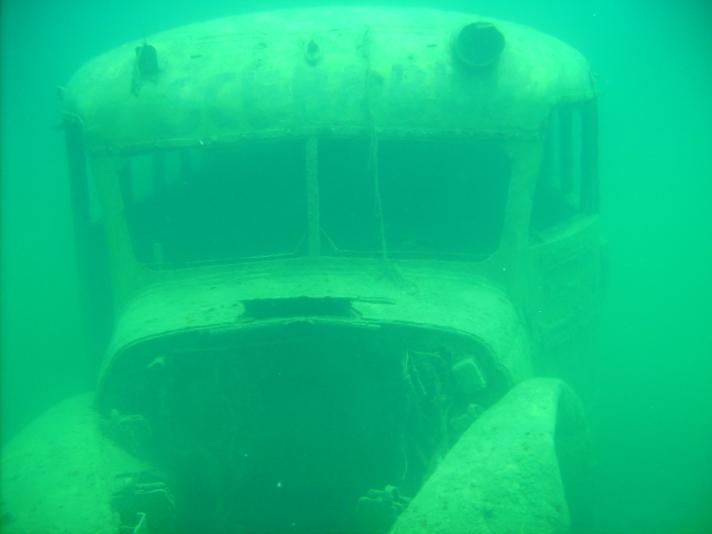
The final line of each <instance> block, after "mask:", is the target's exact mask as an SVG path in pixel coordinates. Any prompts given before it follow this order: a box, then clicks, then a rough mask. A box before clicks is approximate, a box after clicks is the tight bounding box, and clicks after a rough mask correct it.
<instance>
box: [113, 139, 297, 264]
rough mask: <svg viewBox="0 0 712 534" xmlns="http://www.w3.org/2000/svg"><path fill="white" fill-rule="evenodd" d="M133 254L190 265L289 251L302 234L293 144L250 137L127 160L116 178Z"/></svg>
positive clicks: (146, 258) (292, 250) (141, 257)
mask: <svg viewBox="0 0 712 534" xmlns="http://www.w3.org/2000/svg"><path fill="white" fill-rule="evenodd" d="M123 189H124V197H125V205H126V218H127V222H128V225H129V230H130V232H131V236H132V239H133V244H134V249H135V251H136V254H137V256H138V258H139V259H140V260H141V261H143V262H146V263H154V264H156V263H158V264H160V263H169V264H170V263H190V262H199V261H211V260H229V259H236V258H247V257H256V256H267V255H274V254H284V253H292V252H294V251H296V250H297V248H298V247H299V246H300V243H301V242H302V241H303V239H304V234H305V230H306V223H305V221H306V192H305V180H304V153H303V147H302V145H301V144H299V143H284V142H250V143H243V144H241V145H239V146H237V147H229V148H214V147H209V148H208V147H206V148H195V149H185V150H175V151H166V152H156V153H151V154H145V155H141V156H137V157H134V158H132V159H131V160H130V162H129V168H128V169H127V172H126V176H125V177H124V183H123Z"/></svg>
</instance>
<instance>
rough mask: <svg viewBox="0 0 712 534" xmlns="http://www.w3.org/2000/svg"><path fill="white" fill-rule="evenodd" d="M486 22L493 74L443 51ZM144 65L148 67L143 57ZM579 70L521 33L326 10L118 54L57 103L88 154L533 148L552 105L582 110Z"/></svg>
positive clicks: (207, 27)
mask: <svg viewBox="0 0 712 534" xmlns="http://www.w3.org/2000/svg"><path fill="white" fill-rule="evenodd" d="M481 22H485V23H491V24H493V25H494V26H495V27H496V29H497V30H499V32H500V33H501V35H502V36H503V37H504V42H505V45H504V49H503V50H502V52H501V54H500V55H499V56H498V59H497V61H496V63H495V64H494V65H490V66H488V67H484V68H478V67H473V66H472V65H468V64H467V63H466V62H463V61H461V60H458V54H457V53H454V51H453V50H454V48H455V47H456V44H457V39H458V35H459V32H460V31H461V30H462V28H464V27H466V26H467V25H470V24H473V23H481ZM154 53H155V56H154ZM594 96H595V90H594V87H593V84H592V81H591V75H590V71H589V67H588V64H587V62H586V60H585V59H584V58H583V57H582V55H581V54H579V53H578V52H577V51H576V50H574V49H573V48H571V47H569V46H568V45H566V44H564V43H562V42H561V41H559V40H557V39H555V38H553V37H551V36H548V35H545V34H542V33H540V32H537V31H534V30H532V29H529V28H526V27H523V26H520V25H516V24H512V23H508V22H503V21H499V20H495V19H491V18H486V17H480V16H477V15H473V14H468V13H457V12H449V11H438V10H430V9H418V8H375V7H334V8H304V9H290V10H277V11H266V12H259V13H249V14H243V15H239V16H234V17H228V18H222V19H217V20H213V21H209V22H204V23H198V24H192V25H189V26H184V27H180V28H177V29H174V30H170V31H166V32H163V33H159V34H156V35H153V36H150V37H148V38H147V39H146V40H145V42H144V41H136V42H132V43H127V44H125V45H123V46H120V47H118V48H116V49H114V50H112V51H110V52H108V53H106V54H104V55H102V56H100V57H98V58H96V59H94V60H92V61H90V62H89V63H87V64H86V65H85V66H83V67H82V68H81V69H80V70H79V71H78V72H77V73H76V74H75V75H74V77H73V78H72V80H71V81H70V83H69V85H68V86H67V88H66V90H65V91H64V111H65V113H67V115H70V116H75V117H79V118H80V119H81V121H82V122H83V125H84V130H85V135H86V140H87V146H88V148H89V149H90V150H92V151H103V150H109V151H131V150H143V149H148V148H151V147H161V146H165V147H170V146H192V145H200V144H205V143H211V142H232V141H235V140H239V139H241V138H246V137H288V136H302V137H303V136H304V135H351V134H357V133H359V132H364V133H369V132H374V131H375V132H378V133H379V135H384V136H388V135H395V136H401V135H429V136H430V135H443V136H448V135H453V136H460V135H462V136H479V137H494V138H511V137H521V136H537V135H539V134H540V133H541V131H542V127H543V125H544V124H545V122H546V119H547V117H548V115H549V113H550V110H551V108H552V106H555V105H557V104H560V103H567V102H577V101H584V100H588V99H591V98H593V97H594Z"/></svg>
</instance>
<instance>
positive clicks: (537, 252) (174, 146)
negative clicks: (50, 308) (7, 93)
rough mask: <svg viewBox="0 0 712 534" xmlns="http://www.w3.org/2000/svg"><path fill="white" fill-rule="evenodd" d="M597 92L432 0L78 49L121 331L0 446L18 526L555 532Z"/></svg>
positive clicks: (590, 276) (83, 115)
mask: <svg viewBox="0 0 712 534" xmlns="http://www.w3.org/2000/svg"><path fill="white" fill-rule="evenodd" d="M596 97H597V92H596V89H595V87H594V85H593V83H592V76H591V72H590V69H589V66H588V64H587V62H586V60H585V59H584V58H583V57H582V55H581V54H579V53H578V52H577V51H575V50H574V49H572V48H571V47H569V46H568V45H566V44H564V43H562V42H561V41H559V40H557V39H555V38H553V37H550V36H548V35H545V34H542V33H540V32H538V31H535V30H532V29H529V28H526V27H523V26H520V25H517V24H512V23H509V22H505V21H500V20H495V19H491V18H488V17H480V16H477V15H474V14H470V13H457V12H447V11H440V10H428V9H412V8H376V7H338V8H305V9H291V10H276V11H266V12H260V13H251V14H243V15H239V16H234V17H229V18H223V19H219V20H214V21H211V22H205V23H199V24H193V25H189V26H185V27H181V28H178V29H175V30H171V31H166V32H164V33H160V34H157V35H153V36H150V37H149V38H147V39H146V40H143V41H139V42H132V43H128V44H126V45H124V46H121V47H119V48H117V49H115V50H113V51H110V52H108V53H106V54H104V55H102V56H100V57H98V58H96V59H94V60H93V61H90V62H89V63H87V64H86V65H84V66H83V67H82V68H81V69H80V70H79V71H78V72H77V73H76V74H75V75H74V77H73V78H72V79H71V81H70V82H69V84H68V85H67V87H66V88H65V89H64V91H63V93H62V102H63V110H62V111H63V118H64V125H65V130H66V137H67V148H68V161H69V168H70V178H71V183H72V192H73V196H72V199H73V206H72V207H73V212H74V215H75V228H76V235H77V240H76V241H77V257H78V259H79V266H80V269H81V274H82V276H81V279H82V280H83V281H84V282H85V284H84V291H83V299H84V302H85V303H86V310H87V318H88V320H87V324H88V325H89V332H90V333H91V332H96V331H99V330H101V328H100V326H98V325H99V324H100V323H101V320H102V318H106V317H109V318H110V320H109V321H108V326H107V331H108V334H107V342H106V343H105V346H104V347H103V349H102V351H103V363H102V365H101V370H100V373H99V378H98V382H97V386H96V390H95V391H93V392H91V393H90V394H84V395H80V396H77V397H74V398H70V399H67V400H66V401H63V402H61V403H59V404H57V405H56V406H54V407H52V408H51V409H50V410H49V411H48V412H47V413H45V414H44V415H42V416H40V417H38V418H37V419H36V420H34V421H33V422H32V423H31V424H30V425H29V426H28V427H27V428H26V429H25V430H24V431H22V432H21V433H20V434H19V435H17V436H16V437H15V438H14V439H13V441H12V442H11V443H10V444H9V445H8V446H7V447H6V448H5V450H4V452H3V460H2V461H3V464H2V477H3V521H4V524H3V531H4V532H8V533H11V532H17V533H24V534H27V533H42V534H50V533H65V532H66V533H84V532H87V533H93V534H99V533H107V534H117V533H134V534H163V533H173V532H190V533H196V532H201V533H202V532H240V533H242V532H246V533H266V532H270V533H275V532H302V533H313V532H324V533H325V532H359V533H360V532H363V533H374V534H380V533H387V532H388V533H391V534H417V533H426V532H448V533H467V532H496V533H507V532H537V533H546V532H551V533H554V532H557V533H558V532H566V531H567V530H568V529H570V527H571V523H572V520H573V519H572V518H573V517H574V515H575V510H576V509H577V506H579V505H578V504H577V499H580V498H581V496H580V494H579V492H577V490H576V487H577V479H576V476H577V473H580V472H581V469H582V467H581V466H583V465H584V464H585V456H586V454H585V450H586V448H585V442H586V434H587V430H586V423H585V421H584V417H583V414H582V409H581V407H580V402H579V401H578V400H577V398H578V397H577V395H576V394H575V393H574V391H573V390H572V387H571V386H569V385H567V383H568V382H570V381H568V382H567V381H565V380H562V377H564V378H565V377H566V373H567V372H568V370H570V369H571V368H572V367H574V366H576V365H578V363H577V362H581V361H584V360H586V359H587V358H592V357H593V356H594V354H593V349H592V347H594V346H595V343H593V342H592V340H593V339H595V330H596V323H597V317H598V301H599V294H600V292H601V269H600V256H601V252H600V248H601V247H600V235H599V218H598V198H597V190H598V184H597V174H596V159H597V154H596V152H597V112H596ZM102 244H103V245H102ZM101 258H103V259H101ZM102 279H105V282H104V285H103V286H102V285H101V284H100V283H99V282H97V280H102ZM102 288H103V289H102ZM109 296H110V299H111V300H110V302H111V305H110V308H107V307H106V301H107V297H109ZM105 322H106V321H105Z"/></svg>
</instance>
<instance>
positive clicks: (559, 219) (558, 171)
mask: <svg viewBox="0 0 712 534" xmlns="http://www.w3.org/2000/svg"><path fill="white" fill-rule="evenodd" d="M597 129H598V125H597V117H596V104H595V101H591V102H587V103H584V104H578V105H566V106H560V107H558V108H556V109H554V110H553V112H552V114H551V118H550V121H549V128H548V130H547V134H546V148H545V155H544V161H543V164H542V170H541V173H540V176H539V179H538V181H537V185H536V189H535V192H534V200H533V205H532V225H531V226H532V231H533V232H537V231H545V230H547V229H550V228H554V227H556V226H558V225H560V224H563V223H566V222H567V221H569V220H572V219H573V218H575V217H577V216H579V215H581V214H587V213H595V212H596V211H597V210H598V179H597V168H596V166H597V151H598V146H597V137H598V131H597Z"/></svg>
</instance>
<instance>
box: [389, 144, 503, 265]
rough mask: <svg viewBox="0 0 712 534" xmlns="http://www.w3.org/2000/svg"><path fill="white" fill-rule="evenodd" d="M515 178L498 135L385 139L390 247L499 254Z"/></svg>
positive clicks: (423, 251)
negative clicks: (493, 138)
mask: <svg viewBox="0 0 712 534" xmlns="http://www.w3.org/2000/svg"><path fill="white" fill-rule="evenodd" d="M509 178H510V163H509V160H508V159H507V157H506V156H505V154H504V153H503V152H502V151H501V150H499V149H498V147H497V146H496V145H495V144H494V143H485V142H478V143H473V142H472V141H467V140H435V141H434V140H423V139H417V140H414V139H408V140H388V141H381V142H380V177H379V181H380V187H381V197H382V202H383V217H384V227H385V237H386V242H387V243H388V249H389V254H391V255H393V256H397V255H403V254H405V255H416V256H417V255H431V256H432V255H441V256H451V255H466V256H469V257H473V256H474V257H478V258H482V257H486V256H488V255H490V254H492V253H493V252H495V251H496V249H497V247H498V246H499V242H500V238H501V234H502V228H503V225H504V214H505V208H506V201H507V195H508V192H509Z"/></svg>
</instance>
